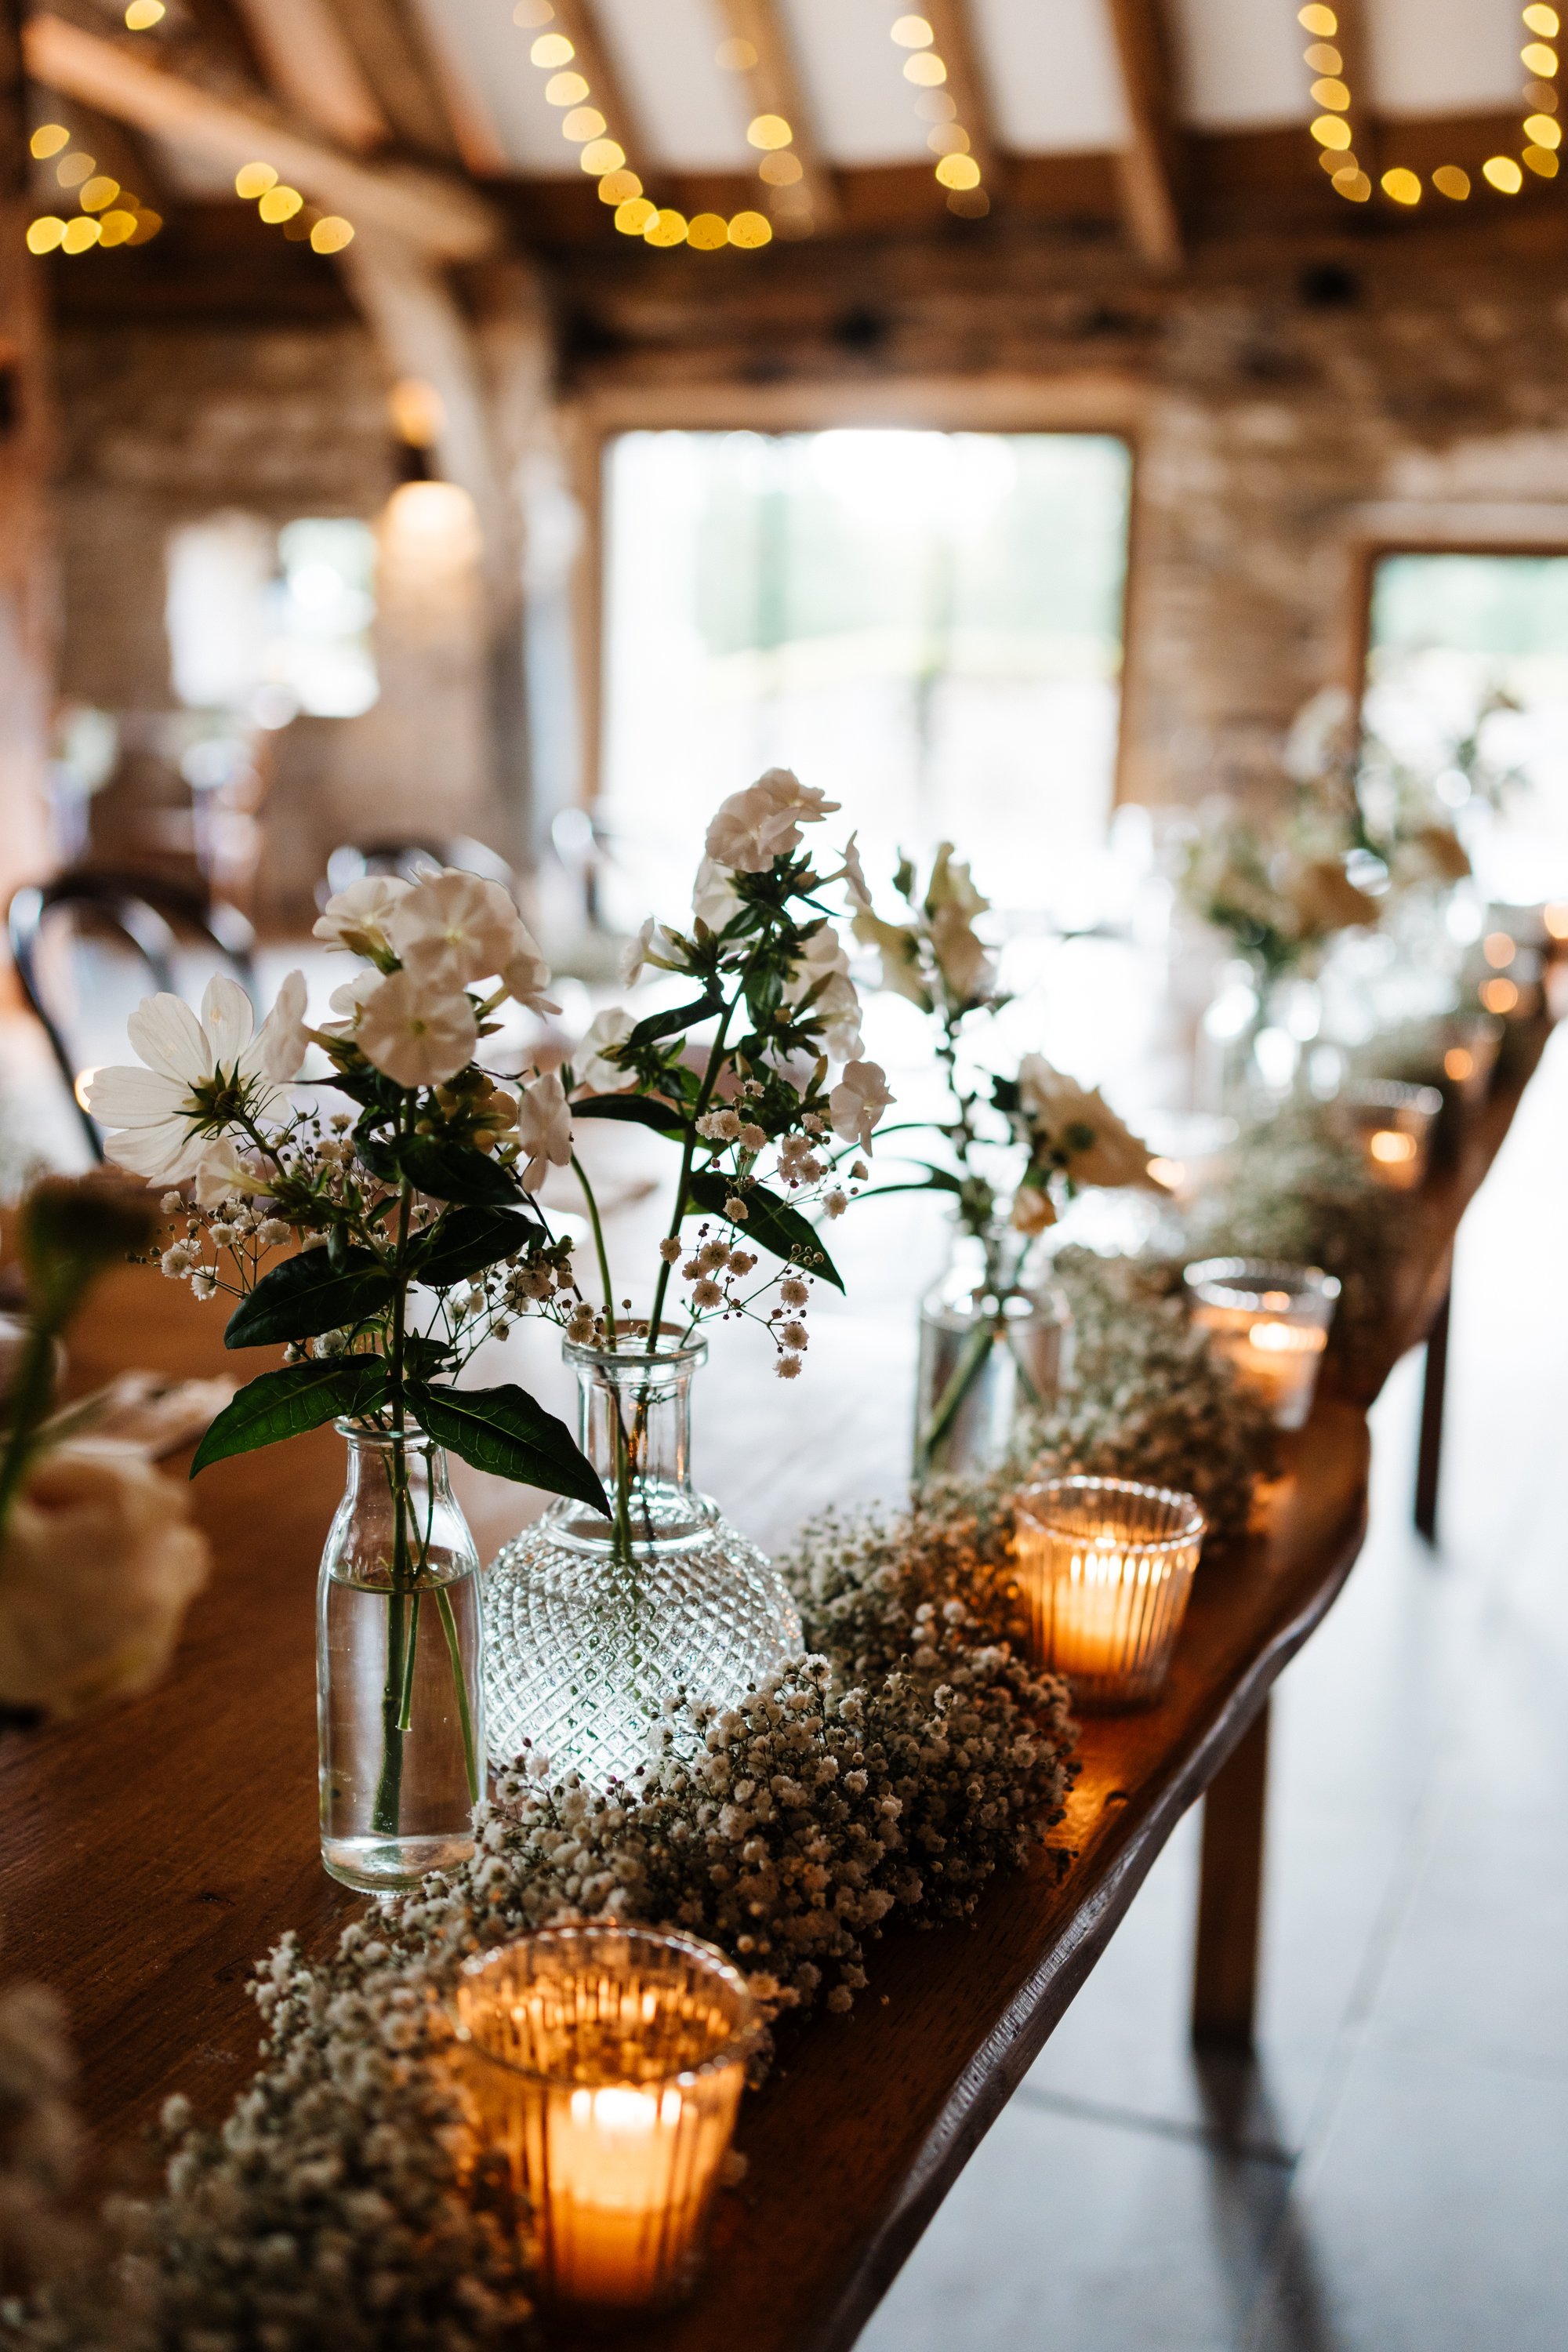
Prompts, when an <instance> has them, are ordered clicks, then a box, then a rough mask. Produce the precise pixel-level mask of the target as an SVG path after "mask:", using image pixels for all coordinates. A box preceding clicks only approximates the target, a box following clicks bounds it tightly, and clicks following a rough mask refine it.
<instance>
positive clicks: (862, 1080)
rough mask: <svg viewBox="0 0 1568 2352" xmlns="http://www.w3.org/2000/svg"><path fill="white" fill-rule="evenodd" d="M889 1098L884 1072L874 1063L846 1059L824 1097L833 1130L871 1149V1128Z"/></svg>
mask: <svg viewBox="0 0 1568 2352" xmlns="http://www.w3.org/2000/svg"><path fill="white" fill-rule="evenodd" d="M892 1099H893V1097H892V1096H891V1095H890V1094H889V1091H888V1078H887V1073H886V1071H885V1070H884V1069H883V1068H882V1067H881V1066H880V1064H879V1063H877V1062H861V1061H854V1062H847V1063H846V1065H845V1067H844V1073H843V1076H841V1077H840V1079H839V1081H838V1084H837V1086H836V1087H834V1089H833V1091H832V1093H831V1094H830V1095H829V1096H828V1097H827V1108H828V1109H829V1110H830V1111H831V1112H832V1114H833V1132H834V1133H835V1135H837V1136H841V1137H842V1138H843V1139H844V1141H845V1142H846V1143H858V1145H859V1146H860V1149H861V1150H862V1151H869V1150H870V1149H871V1130H872V1129H873V1128H874V1127H875V1126H876V1124H877V1121H878V1120H879V1118H881V1116H882V1113H883V1112H884V1111H885V1110H886V1109H887V1108H888V1106H889V1103H890V1102H891V1101H892Z"/></svg>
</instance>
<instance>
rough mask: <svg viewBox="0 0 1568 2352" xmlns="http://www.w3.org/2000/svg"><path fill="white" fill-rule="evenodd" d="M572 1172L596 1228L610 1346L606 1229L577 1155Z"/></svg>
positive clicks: (612, 1302)
mask: <svg viewBox="0 0 1568 2352" xmlns="http://www.w3.org/2000/svg"><path fill="white" fill-rule="evenodd" d="M572 1172H573V1174H574V1176H575V1177H576V1179H577V1181H578V1183H579V1184H581V1186H582V1187H583V1198H584V1201H586V1202H587V1203H588V1223H590V1224H591V1225H592V1226H593V1228H594V1254H595V1256H596V1257H597V1259H598V1261H599V1279H600V1281H601V1282H602V1283H603V1284H604V1286H605V1331H606V1333H607V1334H608V1336H609V1340H610V1345H611V1346H612V1347H614V1345H615V1342H616V1294H615V1289H614V1286H613V1285H612V1284H611V1281H610V1260H609V1254H608V1252H607V1251H606V1249H605V1228H604V1226H603V1224H602V1223H600V1220H599V1203H598V1202H597V1201H595V1198H594V1188H593V1186H592V1184H590V1183H589V1181H588V1175H587V1171H586V1170H585V1169H584V1165H583V1163H582V1161H581V1160H579V1159H578V1157H577V1154H576V1153H575V1152H574V1153H573V1154H572Z"/></svg>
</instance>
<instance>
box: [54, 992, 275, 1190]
mask: <svg viewBox="0 0 1568 2352" xmlns="http://www.w3.org/2000/svg"><path fill="white" fill-rule="evenodd" d="M125 1025H126V1031H127V1034H128V1035H129V1036H130V1039H131V1043H132V1046H133V1047H134V1048H135V1050H136V1052H137V1053H138V1054H139V1055H141V1057H142V1061H143V1063H145V1064H146V1067H145V1068H144V1069H136V1068H133V1067H131V1066H123V1065H121V1066H117V1067H114V1068H110V1069H106V1070H100V1071H99V1072H98V1074H97V1075H96V1076H95V1077H94V1078H93V1080H92V1082H91V1084H90V1086H89V1088H88V1108H89V1110H90V1111H91V1113H92V1115H93V1117H94V1118H96V1119H98V1120H100V1122H101V1124H102V1125H103V1126H104V1127H105V1128H108V1129H113V1130H114V1132H112V1133H111V1134H110V1136H109V1138H108V1140H107V1143H106V1145H105V1149H106V1150H107V1151H108V1153H109V1156H110V1159H111V1160H117V1161H118V1162H119V1164H120V1165H121V1168H129V1169H130V1170H131V1171H132V1173H133V1174H135V1175H138V1176H145V1177H146V1178H147V1180H148V1181H149V1183H157V1182H163V1183H173V1184H177V1183H179V1182H181V1181H182V1180H183V1179H184V1178H185V1177H187V1176H192V1175H194V1174H195V1171H196V1168H197V1166H198V1164H199V1162H200V1160H201V1159H202V1155H203V1153H204V1152H205V1149H206V1147H207V1145H208V1143H209V1142H210V1141H211V1140H212V1139H213V1138H214V1137H215V1136H217V1135H221V1134H222V1133H223V1132H224V1131H225V1130H226V1129H229V1128H232V1127H233V1126H234V1125H235V1124H236V1122H237V1119H238V1118H240V1117H241V1115H242V1114H243V1116H244V1117H245V1118H247V1119H249V1120H250V1121H251V1122H252V1124H255V1123H257V1122H258V1121H260V1120H263V1119H265V1118H267V1117H268V1115H269V1114H270V1113H271V1112H272V1110H273V1109H274V1108H275V1107H276V1105H277V1103H278V1100H279V1097H278V1095H277V1092H276V1090H275V1089H274V1087H272V1086H271V1085H270V1084H269V1082H268V1078H267V1076H266V1075H265V1059H266V1051H267V1044H268V1033H267V1031H266V1030H265V1029H263V1030H262V1032H261V1034H260V1035H259V1036H258V1035H257V1034H254V1033H255V1029H256V1014H255V1012H254V1010H253V1008H252V1005H251V1002H250V999H249V997H248V996H247V994H246V992H245V991H244V989H243V988H241V986H240V985H239V982H237V981H236V980H230V979H229V978H228V977H227V976H226V974H225V973H222V972H219V973H218V974H217V975H216V977H215V978H214V979H212V980H210V981H209V982H207V988H206V993H205V996H204V997H203V998H202V1009H201V1013H200V1017H199V1018H198V1016H197V1015H196V1014H195V1013H193V1012H192V1011H191V1008H190V1006H189V1005H188V1004H186V1003H184V1000H183V999H182V998H180V997H178V996H169V995H163V994H161V995H158V996H144V997H143V998H142V1002H141V1003H140V1004H139V1005H138V1006H137V1008H136V1010H135V1012H134V1013H132V1015H131V1018H130V1020H129V1021H128V1022H127V1023H126V1024H125Z"/></svg>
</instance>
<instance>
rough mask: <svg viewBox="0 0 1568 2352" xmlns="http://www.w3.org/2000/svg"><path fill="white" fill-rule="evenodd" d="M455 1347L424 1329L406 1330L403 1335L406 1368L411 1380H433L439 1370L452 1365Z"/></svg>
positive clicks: (442, 1370)
mask: <svg viewBox="0 0 1568 2352" xmlns="http://www.w3.org/2000/svg"><path fill="white" fill-rule="evenodd" d="M453 1352H454V1351H453V1349H451V1348H449V1347H448V1346H447V1342H446V1341H445V1340H444V1339H431V1338H430V1337H429V1335H428V1334H427V1333H426V1332H424V1331H405V1333H404V1335H403V1364H404V1370H405V1373H406V1375H407V1376H408V1378H409V1379H411V1380H419V1381H427V1380H433V1379H434V1378H435V1376H436V1374H437V1372H444V1371H446V1370H447V1369H448V1368H449V1367H450V1365H451V1362H452V1358H453Z"/></svg>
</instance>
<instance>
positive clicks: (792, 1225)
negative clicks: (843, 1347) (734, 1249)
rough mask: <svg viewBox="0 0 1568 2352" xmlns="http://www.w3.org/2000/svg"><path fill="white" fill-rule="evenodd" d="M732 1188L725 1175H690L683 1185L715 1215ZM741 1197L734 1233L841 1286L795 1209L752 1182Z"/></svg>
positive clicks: (837, 1287)
mask: <svg viewBox="0 0 1568 2352" xmlns="http://www.w3.org/2000/svg"><path fill="white" fill-rule="evenodd" d="M733 1191H734V1186H733V1185H732V1184H731V1181H730V1180H729V1179H728V1177H725V1176H709V1175H700V1176H693V1177H691V1178H689V1180H688V1182H687V1187H686V1192H687V1197H688V1199H689V1200H691V1201H693V1202H695V1203H696V1205H697V1206H698V1208H700V1209H705V1210H706V1211H707V1212H708V1213H709V1214H710V1216H715V1217H723V1216H727V1215H728V1212H727V1211H726V1209H725V1207H724V1203H725V1202H726V1201H727V1200H728V1199H729V1198H730V1196H731V1193H732V1192H733ZM742 1199H743V1200H744V1202H745V1203H746V1217H745V1222H744V1223H743V1224H742V1223H736V1221H735V1219H734V1218H732V1217H731V1218H730V1219H729V1222H730V1223H731V1224H732V1225H734V1228H735V1231H736V1233H737V1234H742V1235H743V1236H744V1237H745V1238H746V1239H747V1240H750V1241H754V1242H756V1243H757V1244H759V1246H760V1247H761V1248H763V1249H765V1250H768V1251H770V1252H771V1253H772V1255H773V1256H774V1257H782V1258H783V1259H784V1262H785V1264H786V1265H798V1266H799V1268H800V1270H801V1272H802V1273H803V1274H815V1275H818V1276H821V1278H822V1280H823V1281H824V1282H830V1283H831V1284H832V1285H833V1286H834V1288H835V1290H842V1289H843V1287H844V1283H843V1279H842V1277H841V1276H840V1275H839V1272H838V1269H837V1266H836V1265H834V1263H833V1260H832V1259H831V1258H830V1257H829V1256H828V1255H827V1252H826V1250H825V1249H824V1248H823V1246H822V1244H821V1243H820V1242H819V1241H818V1239H817V1237H816V1228H815V1227H814V1226H811V1225H808V1224H807V1223H806V1222H805V1218H804V1217H803V1216H802V1215H801V1213H800V1211H799V1210H798V1209H792V1208H791V1207H790V1204H789V1202H787V1201H781V1200H780V1199H779V1196H778V1194H777V1193H776V1192H769V1191H768V1189H767V1187H766V1185H765V1184H754V1185H753V1186H752V1189H751V1191H750V1192H745V1193H742Z"/></svg>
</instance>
